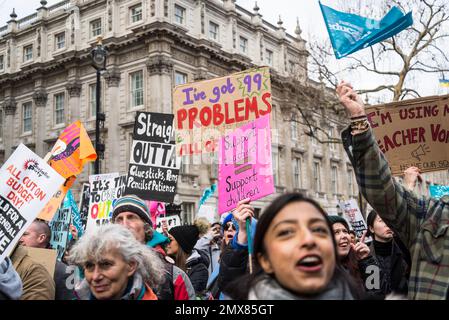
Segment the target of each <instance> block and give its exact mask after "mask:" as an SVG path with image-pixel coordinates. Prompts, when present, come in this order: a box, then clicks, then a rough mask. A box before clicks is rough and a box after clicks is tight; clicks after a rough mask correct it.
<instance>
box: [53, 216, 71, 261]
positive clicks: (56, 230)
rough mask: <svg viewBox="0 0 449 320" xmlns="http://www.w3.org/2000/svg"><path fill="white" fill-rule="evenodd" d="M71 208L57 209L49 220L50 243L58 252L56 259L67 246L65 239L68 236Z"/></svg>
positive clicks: (59, 257)
mask: <svg viewBox="0 0 449 320" xmlns="http://www.w3.org/2000/svg"><path fill="white" fill-rule="evenodd" d="M71 211H72V209H71V208H62V209H59V210H58V211H57V212H56V214H55V215H54V217H53V220H51V221H50V223H49V226H50V229H51V238H50V244H51V246H52V248H53V249H55V250H56V251H57V252H58V254H57V258H58V260H61V259H62V256H63V255H64V252H65V249H66V247H67V240H68V238H69V227H70V221H71Z"/></svg>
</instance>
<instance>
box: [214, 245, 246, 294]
mask: <svg viewBox="0 0 449 320" xmlns="http://www.w3.org/2000/svg"><path fill="white" fill-rule="evenodd" d="M247 267H248V251H247V250H240V249H233V248H231V246H230V245H228V246H226V247H225V249H224V252H223V253H222V256H221V259H220V273H219V275H218V279H217V282H218V289H219V291H220V292H226V291H227V290H226V287H227V286H228V285H229V284H230V283H231V282H232V281H234V280H236V279H237V278H239V277H241V276H244V275H245V274H247Z"/></svg>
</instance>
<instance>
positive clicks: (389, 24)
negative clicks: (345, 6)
mask: <svg viewBox="0 0 449 320" xmlns="http://www.w3.org/2000/svg"><path fill="white" fill-rule="evenodd" d="M320 7H321V12H322V13H323V18H324V22H325V24H326V28H327V32H328V33H329V37H330V40H331V43H332V47H333V49H334V53H335V57H336V58H337V59H340V58H343V57H345V56H347V55H349V54H351V53H354V52H356V51H359V50H361V49H364V48H367V47H369V46H372V45H374V44H376V43H378V42H381V41H383V40H385V39H388V38H391V37H392V36H394V35H396V34H398V33H399V32H401V31H402V30H404V29H406V28H408V27H409V26H411V25H412V24H413V17H412V13H411V12H409V13H407V14H406V15H404V14H403V13H402V11H401V10H400V9H399V8H398V7H393V8H392V9H391V10H390V11H389V12H388V13H387V14H386V15H385V16H384V17H383V18H382V19H381V20H374V19H369V18H365V17H361V16H358V15H356V14H352V13H345V12H341V11H337V10H334V9H332V8H330V7H328V6H325V5H323V4H322V3H321V2H320Z"/></svg>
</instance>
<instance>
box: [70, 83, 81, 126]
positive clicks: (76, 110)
mask: <svg viewBox="0 0 449 320" xmlns="http://www.w3.org/2000/svg"><path fill="white" fill-rule="evenodd" d="M66 89H67V92H68V93H69V108H68V112H69V123H68V124H70V123H73V122H75V121H77V120H80V118H81V112H80V109H81V103H80V96H81V83H80V82H79V81H78V80H70V81H69V82H68V83H67V85H66Z"/></svg>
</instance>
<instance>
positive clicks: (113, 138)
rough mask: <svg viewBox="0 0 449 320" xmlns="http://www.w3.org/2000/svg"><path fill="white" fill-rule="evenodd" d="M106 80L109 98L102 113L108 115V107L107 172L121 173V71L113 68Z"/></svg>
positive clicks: (108, 72)
mask: <svg viewBox="0 0 449 320" xmlns="http://www.w3.org/2000/svg"><path fill="white" fill-rule="evenodd" d="M104 78H105V80H106V86H107V88H104V89H105V90H107V91H106V92H107V97H106V99H105V100H106V101H107V102H106V101H105V102H106V103H107V104H106V103H104V104H103V106H102V111H103V112H104V113H106V106H107V107H108V109H107V111H108V113H107V114H108V116H107V117H106V126H107V128H108V137H107V140H106V141H105V145H106V150H105V153H106V154H105V159H107V161H106V172H120V158H119V155H120V128H119V125H118V122H119V118H120V101H119V84H120V71H119V70H118V68H116V67H112V68H110V69H109V70H108V71H107V72H106V74H105V75H104ZM127 169H128V168H126V170H127Z"/></svg>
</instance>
